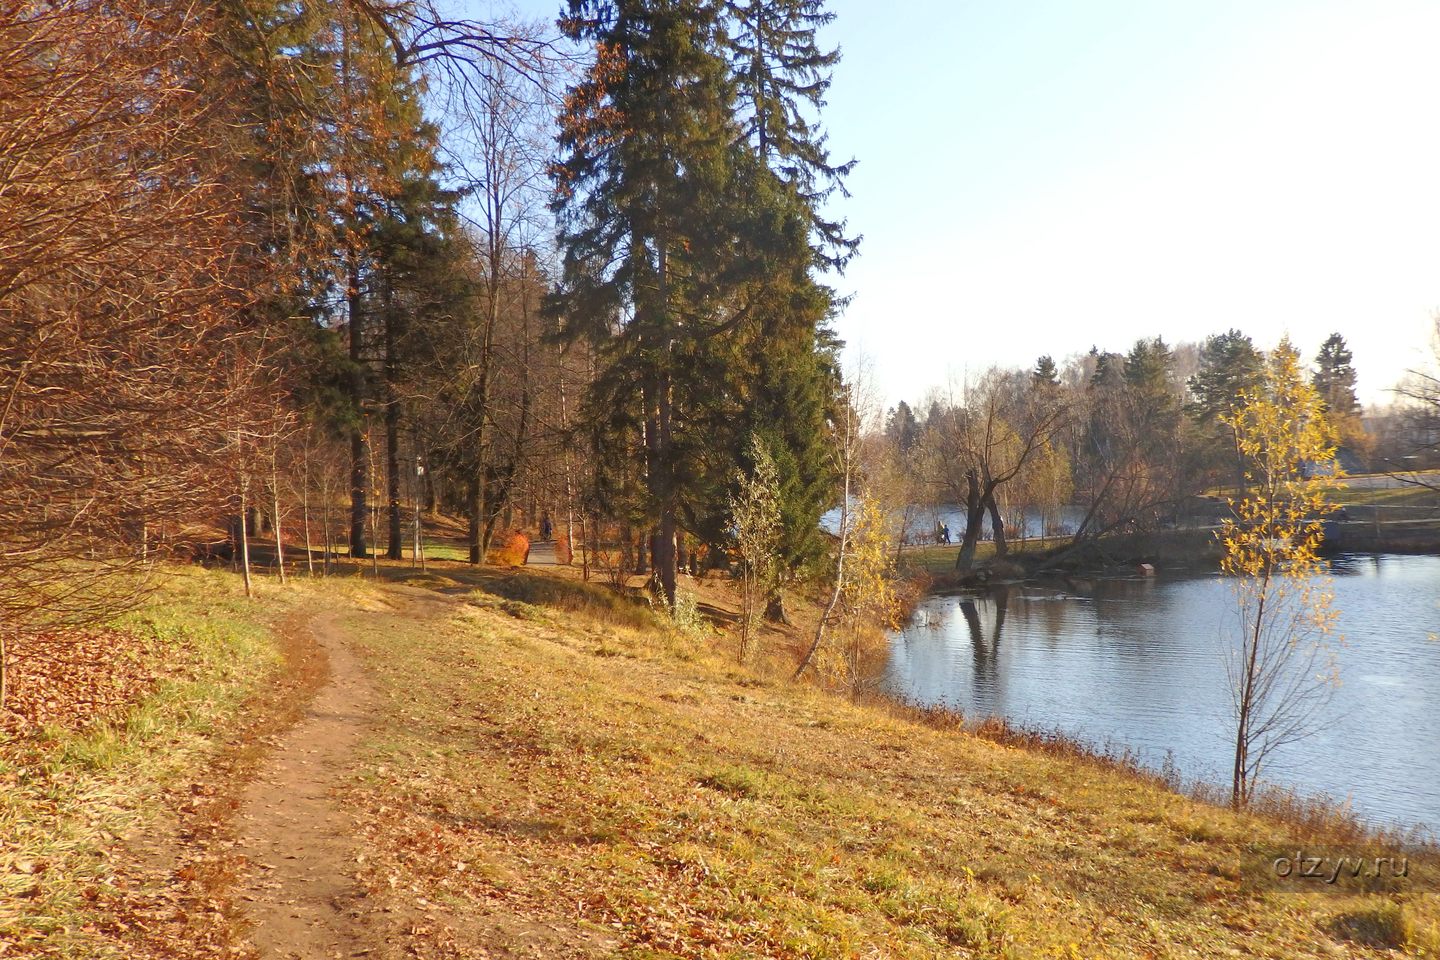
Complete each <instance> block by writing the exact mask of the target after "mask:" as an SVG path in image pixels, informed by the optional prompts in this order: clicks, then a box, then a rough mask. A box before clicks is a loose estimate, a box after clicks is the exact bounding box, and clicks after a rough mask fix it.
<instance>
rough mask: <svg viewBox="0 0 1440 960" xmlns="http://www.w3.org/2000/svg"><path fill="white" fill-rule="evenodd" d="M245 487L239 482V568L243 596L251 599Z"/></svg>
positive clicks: (253, 591)
mask: <svg viewBox="0 0 1440 960" xmlns="http://www.w3.org/2000/svg"><path fill="white" fill-rule="evenodd" d="M245 487H246V484H245V482H244V481H241V483H240V563H241V568H242V569H243V570H244V571H245V596H247V597H253V596H255V590H254V587H253V585H252V584H251V581H250V531H249V530H248V529H247V524H246V523H245V508H246V503H245V500H246V497H245Z"/></svg>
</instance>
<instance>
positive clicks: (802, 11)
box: [722, 0, 858, 620]
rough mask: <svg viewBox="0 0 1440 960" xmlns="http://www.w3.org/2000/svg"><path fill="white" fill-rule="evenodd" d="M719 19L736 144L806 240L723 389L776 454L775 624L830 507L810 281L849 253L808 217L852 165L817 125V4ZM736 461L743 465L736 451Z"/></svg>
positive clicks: (831, 343) (739, 11)
mask: <svg viewBox="0 0 1440 960" xmlns="http://www.w3.org/2000/svg"><path fill="white" fill-rule="evenodd" d="M722 10H723V13H722V20H723V24H724V26H725V27H726V28H727V29H726V30H725V33H724V43H725V48H726V50H727V54H728V58H729V62H730V67H731V74H732V79H733V81H734V84H735V86H736V88H737V91H738V96H739V112H740V115H741V120H742V125H741V132H742V134H743V137H744V143H745V144H746V145H748V147H749V149H751V150H752V151H753V153H754V155H755V158H756V160H757V162H758V163H760V164H761V165H762V167H763V168H764V169H765V170H766V171H767V172H769V173H770V174H772V175H773V176H774V177H775V178H776V179H777V180H778V181H779V183H780V184H781V185H782V186H783V190H784V193H785V194H786V195H787V196H788V197H789V200H790V202H791V203H792V204H793V206H794V208H795V209H797V210H800V211H803V215H804V216H805V218H806V219H807V220H808V221H809V224H810V231H809V232H808V235H807V234H804V233H801V234H793V235H787V236H788V239H789V241H790V244H791V246H790V248H789V249H788V250H787V251H786V252H785V254H784V257H783V261H784V262H785V263H787V264H788V269H781V268H779V266H778V263H777V268H776V269H772V270H771V271H769V272H768V273H767V274H766V275H765V276H764V277H763V278H762V280H761V286H762V287H763V290H761V291H759V292H758V293H759V295H758V300H757V303H758V308H757V311H756V321H757V322H756V323H754V324H752V325H750V326H749V328H748V329H747V330H746V331H744V332H743V334H742V339H743V342H744V344H745V346H744V349H743V350H742V354H741V357H740V363H739V364H738V365H737V367H736V370H737V371H738V372H739V373H740V376H741V377H742V379H743V378H744V377H750V378H751V379H750V380H749V381H748V382H737V384H736V386H735V390H736V393H737V395H740V396H743V397H745V398H747V400H746V403H745V404H744V405H743V407H742V412H741V418H740V419H741V421H742V422H743V423H745V424H746V425H748V427H749V429H750V431H751V432H754V433H759V434H766V435H768V439H769V440H770V441H771V443H772V444H783V445H784V447H783V449H782V448H781V447H779V446H772V449H773V450H775V451H776V455H775V461H776V467H777V470H778V471H779V474H780V481H781V484H780V486H781V495H782V500H783V502H782V510H781V514H782V527H783V529H782V535H781V541H782V548H783V549H782V560H783V563H784V573H785V576H782V577H781V578H778V579H777V580H776V585H777V589H776V592H775V593H774V594H773V595H772V596H771V598H770V602H769V604H768V606H767V611H766V614H767V616H768V617H769V618H770V619H772V620H775V619H783V617H784V608H783V602H782V598H781V596H780V593H779V590H778V585H779V584H780V583H781V582H783V581H784V580H785V579H787V578H789V577H792V576H794V575H795V574H796V573H797V571H798V570H799V568H800V567H801V566H803V565H804V564H806V563H809V562H811V561H813V560H816V559H818V558H819V556H820V555H821V554H822V553H823V552H824V549H825V543H824V540H823V538H821V536H820V535H819V533H818V524H819V520H820V516H821V514H822V513H823V512H824V511H825V510H826V509H828V508H829V507H830V506H831V505H832V501H833V496H834V490H833V488H834V486H835V482H836V471H835V466H834V462H833V460H834V458H833V455H832V451H831V449H830V446H831V444H830V437H829V429H828V426H827V423H828V422H829V420H830V419H831V418H832V415H833V413H834V408H835V404H836V402H837V398H838V397H839V394H840V377H839V373H838V363H837V359H836V356H835V351H837V350H838V347H839V344H838V342H836V341H835V339H834V336H833V334H831V333H830V331H829V330H828V329H827V327H826V324H827V323H828V321H829V318H830V316H831V314H833V312H834V310H835V308H836V300H835V295H834V292H833V291H832V290H831V289H830V288H829V287H827V286H825V285H824V284H822V283H820V282H819V281H818V280H817V279H816V277H815V275H814V274H815V271H816V270H818V269H820V268H822V267H828V268H833V269H837V270H843V268H844V266H845V264H846V262H848V260H849V259H850V257H851V256H853V254H854V252H855V250H856V248H857V246H858V239H857V238H851V237H847V236H846V235H845V229H844V227H845V225H844V224H843V223H842V222H837V221H832V220H829V219H827V218H826V217H825V216H824V215H823V214H822V213H821V209H820V208H821V205H822V204H823V203H824V201H825V200H826V198H828V197H829V196H831V195H832V194H833V193H834V192H835V191H836V190H839V191H841V192H842V193H843V192H844V183H843V182H844V177H845V175H846V174H847V173H848V172H849V171H850V169H851V168H852V167H853V166H854V164H853V161H852V162H850V163H844V164H838V165H837V164H832V163H831V161H830V159H829V156H828V151H827V149H826V146H825V137H824V134H823V133H822V132H821V131H820V130H819V128H818V125H817V121H818V113H819V111H820V108H821V107H822V106H823V105H824V94H825V91H826V89H827V88H828V87H829V85H830V72H831V70H832V69H833V67H834V65H835V64H836V63H838V62H839V51H838V50H829V51H826V50H822V49H820V47H819V44H818V42H817V39H816V31H817V29H818V28H820V27H822V26H824V25H825V24H827V23H829V22H830V21H831V20H833V19H834V14H831V13H828V12H826V11H825V10H824V4H823V2H821V0H727V2H724V3H723V4H722ZM777 426H778V427H779V429H777ZM777 434H780V435H777ZM744 436H745V435H744V434H739V435H737V439H743V437H744ZM737 453H738V454H739V456H740V459H741V460H742V461H743V460H744V459H745V452H744V449H743V447H742V448H739V449H737Z"/></svg>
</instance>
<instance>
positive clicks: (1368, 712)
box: [884, 555, 1440, 829]
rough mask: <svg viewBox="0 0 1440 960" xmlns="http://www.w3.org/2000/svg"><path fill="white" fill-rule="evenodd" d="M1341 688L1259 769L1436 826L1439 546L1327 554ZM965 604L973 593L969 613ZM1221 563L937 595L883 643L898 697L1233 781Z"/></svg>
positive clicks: (1439, 820)
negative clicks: (1422, 551)
mask: <svg viewBox="0 0 1440 960" xmlns="http://www.w3.org/2000/svg"><path fill="white" fill-rule="evenodd" d="M1331 576H1332V578H1333V590H1332V592H1333V593H1334V596H1335V601H1334V603H1335V606H1336V608H1338V610H1339V611H1340V623H1339V633H1340V634H1341V635H1342V636H1343V638H1344V639H1343V643H1341V644H1339V645H1337V647H1336V651H1335V652H1336V655H1337V659H1338V661H1339V667H1340V677H1341V686H1340V687H1339V688H1338V689H1337V690H1335V692H1334V696H1333V699H1332V700H1331V702H1330V704H1329V705H1328V707H1327V709H1326V718H1325V726H1324V727H1323V728H1322V729H1321V730H1320V731H1319V732H1317V733H1316V734H1315V735H1314V736H1311V737H1309V738H1307V739H1305V740H1302V741H1300V742H1298V743H1293V744H1289V745H1287V746H1284V747H1282V748H1280V751H1279V752H1277V754H1276V755H1275V756H1274V758H1273V759H1272V760H1271V761H1270V767H1269V770H1268V771H1266V772H1263V773H1262V777H1263V778H1264V779H1265V780H1267V781H1268V782H1271V783H1275V784H1278V785H1283V786H1288V787H1294V788H1296V789H1298V790H1299V791H1300V792H1301V793H1304V794H1309V795H1314V794H1323V795H1326V796H1329V797H1330V798H1332V799H1336V800H1345V799H1347V798H1348V800H1349V801H1350V803H1351V805H1352V807H1353V809H1354V810H1355V812H1356V813H1357V814H1358V815H1360V816H1361V817H1362V818H1363V819H1365V820H1367V821H1369V822H1371V823H1375V824H1385V825H1399V826H1404V827H1410V826H1415V825H1419V824H1424V825H1428V826H1429V827H1430V828H1431V829H1436V828H1440V641H1437V640H1435V639H1433V637H1434V636H1435V635H1436V634H1440V557H1433V556H1391V555H1382V556H1347V557H1341V558H1337V559H1335V560H1334V561H1332V570H1331ZM964 601H969V608H968V610H967V609H966V606H965V604H964ZM1237 623H1238V621H1237V619H1236V615H1235V612H1234V599H1233V595H1232V592H1231V586H1230V584H1229V583H1227V582H1226V581H1225V580H1224V579H1223V578H1221V577H1220V576H1218V575H1216V576H1209V577H1199V578H1191V579H1182V580H1166V579H1156V578H1146V579H1133V580H1094V581H1074V582H1073V583H1072V584H1071V585H1070V586H1067V587H1066V588H1064V589H1063V590H1057V589H1055V588H1046V587H1040V586H1031V585H1025V586H1019V585H1016V586H1012V587H1000V588H996V589H995V590H992V591H989V592H986V593H983V594H976V595H974V596H964V597H961V596H932V597H928V598H926V599H925V600H924V601H922V602H921V604H920V605H919V607H917V608H916V610H915V614H914V616H913V618H912V619H911V621H910V623H909V624H908V625H907V626H906V627H905V628H904V629H903V630H901V631H899V632H898V633H896V634H894V635H893V636H892V638H891V643H890V651H889V659H888V662H887V666H886V674H885V678H884V687H885V689H886V691H887V692H888V693H889V694H891V695H892V696H895V697H898V698H900V699H904V700H908V701H912V702H916V703H921V704H926V705H945V706H950V707H956V708H959V709H960V710H962V711H963V712H964V713H965V715H966V716H967V717H971V718H979V717H984V716H998V717H1003V718H1005V719H1006V720H1008V721H1010V722H1012V723H1014V724H1016V725H1019V726H1023V727H1029V728H1036V729H1041V730H1059V731H1061V732H1063V733H1065V734H1068V735H1070V736H1072V737H1076V738H1078V739H1081V740H1084V741H1086V742H1088V743H1090V744H1092V745H1095V746H1105V745H1109V746H1111V747H1114V748H1127V747H1128V748H1129V749H1130V750H1131V751H1132V752H1133V753H1134V754H1135V755H1136V756H1138V758H1139V759H1140V761H1141V762H1142V763H1144V764H1146V765H1147V766H1150V767H1153V768H1156V769H1158V768H1159V767H1160V765H1161V764H1162V763H1163V762H1164V760H1165V756H1166V753H1167V751H1168V752H1169V753H1171V755H1172V756H1173V760H1174V763H1175V764H1176V766H1177V767H1178V768H1179V771H1180V772H1181V774H1182V775H1183V776H1185V777H1186V778H1187V779H1196V778H1198V779H1203V780H1206V781H1210V782H1214V783H1219V784H1223V785H1225V786H1226V787H1227V788H1228V786H1229V783H1230V764H1231V758H1232V755H1233V749H1234V748H1233V739H1232V737H1233V726H1234V721H1233V718H1232V715H1231V705H1230V694H1229V689H1228V686H1227V681H1226V676H1225V650H1226V641H1225V639H1224V637H1225V636H1226V631H1233V630H1235V629H1236V626H1237Z"/></svg>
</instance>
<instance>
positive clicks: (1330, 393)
mask: <svg viewBox="0 0 1440 960" xmlns="http://www.w3.org/2000/svg"><path fill="white" fill-rule="evenodd" d="M1354 359H1355V358H1354V355H1353V354H1351V352H1350V349H1349V347H1347V346H1346V345H1345V338H1344V337H1342V336H1341V335H1340V334H1338V333H1332V334H1330V336H1329V337H1327V338H1326V339H1325V342H1324V343H1322V344H1321V345H1320V352H1319V353H1318V354H1317V355H1316V357H1315V376H1314V378H1313V379H1312V381H1311V382H1312V383H1313V384H1314V386H1315V389H1316V391H1318V392H1319V394H1320V402H1321V403H1323V404H1324V405H1325V413H1326V415H1327V416H1329V417H1330V420H1331V422H1332V423H1338V422H1339V421H1341V420H1344V419H1345V418H1347V417H1352V416H1354V415H1355V414H1356V413H1357V412H1358V411H1359V409H1360V401H1359V399H1358V398H1357V397H1356V396H1355V366H1354Z"/></svg>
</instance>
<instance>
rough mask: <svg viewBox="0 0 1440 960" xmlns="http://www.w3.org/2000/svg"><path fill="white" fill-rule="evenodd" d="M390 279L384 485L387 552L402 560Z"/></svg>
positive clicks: (396, 373)
mask: <svg viewBox="0 0 1440 960" xmlns="http://www.w3.org/2000/svg"><path fill="white" fill-rule="evenodd" d="M392 301H393V297H392V295H391V288H390V280H389V277H388V276H387V277H386V280H385V485H386V490H385V492H386V494H387V495H388V497H387V499H388V500H389V503H390V515H389V517H388V518H387V519H388V520H389V528H390V529H389V530H388V531H387V533H388V534H389V539H388V549H387V550H386V552H385V555H386V556H387V557H389V558H390V559H391V560H400V559H403V558H404V556H405V551H404V539H405V534H404V521H403V518H402V517H401V516H400V401H399V400H398V399H396V397H395V383H396V381H397V380H398V379H399V369H400V358H399V357H398V356H397V355H396V351H397V349H398V348H397V346H396V343H395V340H396V336H395V308H394V304H393V302H392Z"/></svg>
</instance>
